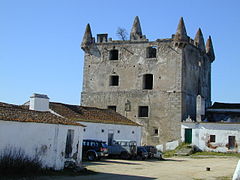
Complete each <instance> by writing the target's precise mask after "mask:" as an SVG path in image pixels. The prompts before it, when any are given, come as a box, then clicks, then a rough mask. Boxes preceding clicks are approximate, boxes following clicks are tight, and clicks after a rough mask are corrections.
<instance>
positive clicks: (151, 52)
mask: <svg viewBox="0 0 240 180" xmlns="http://www.w3.org/2000/svg"><path fill="white" fill-rule="evenodd" d="M156 57H157V47H156V46H151V47H148V48H147V58H156Z"/></svg>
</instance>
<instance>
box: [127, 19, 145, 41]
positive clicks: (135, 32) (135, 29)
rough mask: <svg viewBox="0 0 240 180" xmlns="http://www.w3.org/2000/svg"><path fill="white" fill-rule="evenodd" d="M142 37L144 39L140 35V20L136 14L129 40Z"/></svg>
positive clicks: (143, 37) (142, 37)
mask: <svg viewBox="0 0 240 180" xmlns="http://www.w3.org/2000/svg"><path fill="white" fill-rule="evenodd" d="M142 39H146V37H145V36H143V35H142V29H141V25H140V21H139V18H138V16H136V17H135V19H134V22H133V26H132V30H131V33H130V40H142Z"/></svg>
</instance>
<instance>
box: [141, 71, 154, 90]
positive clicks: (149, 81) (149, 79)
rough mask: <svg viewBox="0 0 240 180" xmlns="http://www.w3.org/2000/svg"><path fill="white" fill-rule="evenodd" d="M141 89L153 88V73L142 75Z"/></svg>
mask: <svg viewBox="0 0 240 180" xmlns="http://www.w3.org/2000/svg"><path fill="white" fill-rule="evenodd" d="M143 89H153V75H152V74H145V75H143Z"/></svg>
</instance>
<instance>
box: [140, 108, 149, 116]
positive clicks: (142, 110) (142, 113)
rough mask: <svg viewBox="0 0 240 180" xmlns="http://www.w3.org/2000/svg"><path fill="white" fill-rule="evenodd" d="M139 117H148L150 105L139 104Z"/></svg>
mask: <svg viewBox="0 0 240 180" xmlns="http://www.w3.org/2000/svg"><path fill="white" fill-rule="evenodd" d="M138 117H148V106H139V108H138Z"/></svg>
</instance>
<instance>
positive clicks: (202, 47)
mask: <svg viewBox="0 0 240 180" xmlns="http://www.w3.org/2000/svg"><path fill="white" fill-rule="evenodd" d="M194 45H195V46H196V47H198V48H199V49H200V50H201V51H202V52H205V50H206V48H205V43H204V38H203V34H202V31H201V29H200V28H199V29H198V31H197V33H196V36H195V38H194Z"/></svg>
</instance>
